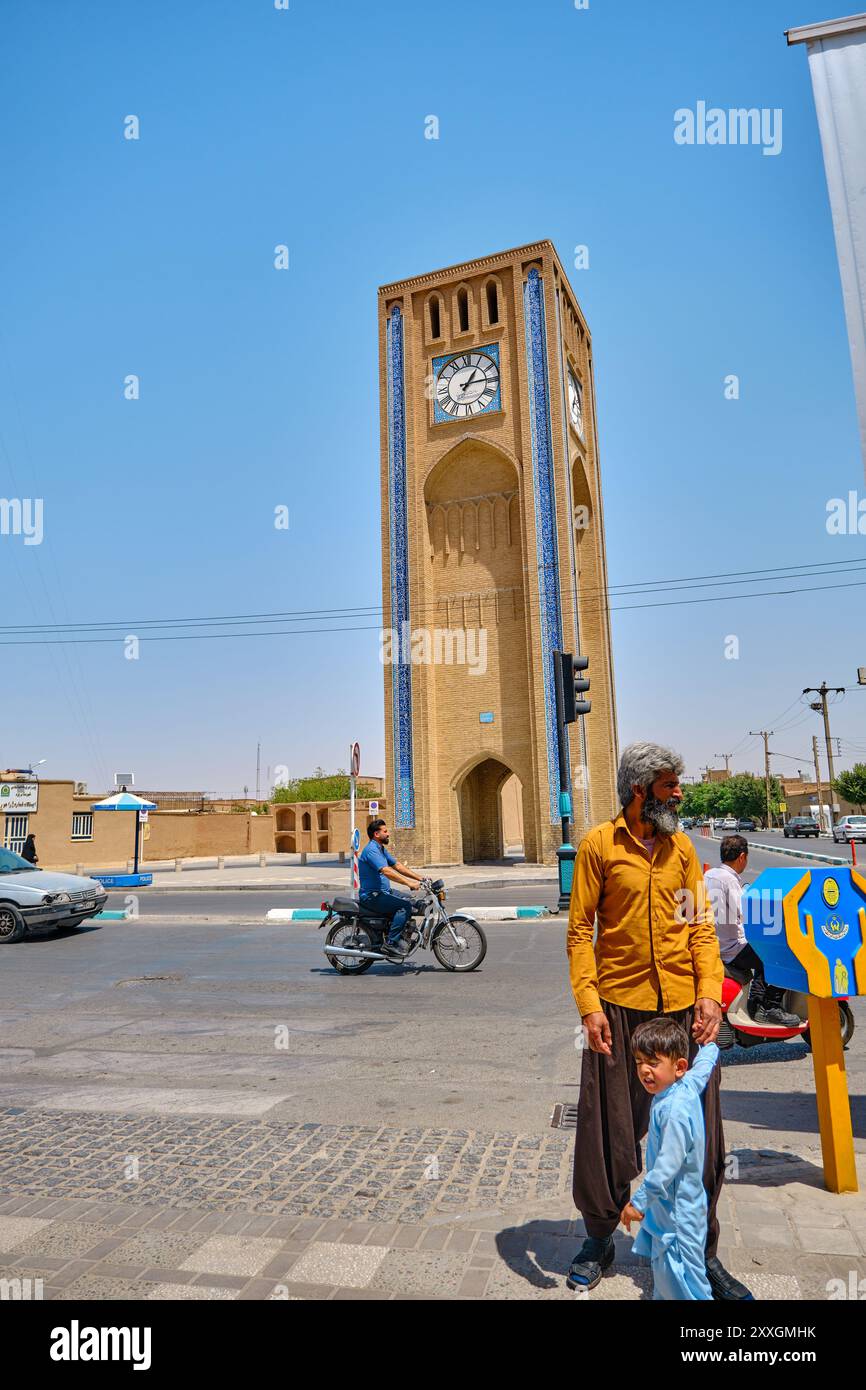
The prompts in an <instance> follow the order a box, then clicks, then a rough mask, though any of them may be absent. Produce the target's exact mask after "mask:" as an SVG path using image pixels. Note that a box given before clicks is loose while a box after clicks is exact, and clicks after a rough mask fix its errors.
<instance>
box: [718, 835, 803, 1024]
mask: <svg viewBox="0 0 866 1390" xmlns="http://www.w3.org/2000/svg"><path fill="white" fill-rule="evenodd" d="M748 860H749V842H748V840H746V839H744V837H743V836H742V835H726V836H725V838H724V839H723V840H722V844H721V861H722V862H721V864H720V865H719V867H718V868H717V869H710V870H708V872H707V873H706V874H705V875H704V884H705V886H706V890H707V897H708V898H709V901H710V906H711V907H712V909H713V917H714V918H715V922H716V935H717V936H718V938H719V951H720V954H721V957H722V963H723V964H724V965H730V966H731V967H732V968H733V969H734V970H736V971H740V972H745V971H749V970H750V971H751V972H752V982H751V985H750V988H749V1001H748V1004H747V1008H748V1010H749V1015H750V1016H751V1017H752V1018H753V1019H754V1020H755V1022H756V1023H774V1024H776V1025H777V1026H778V1027H780V1028H796V1027H797V1025H798V1024H799V1023H800V1019H799V1018H798V1017H797V1015H796V1014H789V1013H788V1012H787V1011H786V1010H785V1009H783V1008H782V1004H783V1000H784V990H781V989H779V988H777V986H776V985H768V984H767V982H766V980H765V979H764V965H763V962H762V960H761V957H760V956H759V955H758V953H757V951H755V950H754V949H753V948H752V947H751V946H750V945H749V943H748V941H747V940H746V933H745V931H744V930H743V909H742V901H741V900H742V896H743V878H742V875H743V874H744V873H745V869H746V864H747V863H748Z"/></svg>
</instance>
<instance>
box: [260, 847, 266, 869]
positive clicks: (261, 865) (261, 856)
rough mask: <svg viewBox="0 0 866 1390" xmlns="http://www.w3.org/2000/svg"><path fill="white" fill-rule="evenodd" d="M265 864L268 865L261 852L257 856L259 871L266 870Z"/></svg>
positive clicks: (263, 853)
mask: <svg viewBox="0 0 866 1390" xmlns="http://www.w3.org/2000/svg"><path fill="white" fill-rule="evenodd" d="M267 863H268V861H267V856H266V855H265V852H264V850H262V852H261V854H260V855H259V868H260V869H264V868H267Z"/></svg>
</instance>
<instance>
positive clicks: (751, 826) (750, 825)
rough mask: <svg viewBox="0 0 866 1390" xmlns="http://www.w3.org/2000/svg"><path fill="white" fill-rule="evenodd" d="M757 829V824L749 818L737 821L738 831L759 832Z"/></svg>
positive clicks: (745, 817)
mask: <svg viewBox="0 0 866 1390" xmlns="http://www.w3.org/2000/svg"><path fill="white" fill-rule="evenodd" d="M757 828H758V827H757V826H756V824H755V822H754V821H753V820H751V819H750V817H749V816H741V817H740V819H739V820H738V821H737V829H738V830H757Z"/></svg>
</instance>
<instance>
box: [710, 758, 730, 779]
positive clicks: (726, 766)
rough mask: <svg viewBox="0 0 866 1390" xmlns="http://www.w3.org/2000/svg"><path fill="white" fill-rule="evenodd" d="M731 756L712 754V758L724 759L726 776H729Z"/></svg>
mask: <svg viewBox="0 0 866 1390" xmlns="http://www.w3.org/2000/svg"><path fill="white" fill-rule="evenodd" d="M733 756H734V755H733V753H714V754H713V757H714V758H724V760H725V772H726V773H727V775H728V776H730V774H731V758H732V757H733Z"/></svg>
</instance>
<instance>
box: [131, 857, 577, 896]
mask: <svg viewBox="0 0 866 1390" xmlns="http://www.w3.org/2000/svg"><path fill="white" fill-rule="evenodd" d="M268 858H269V861H270V862H268V863H267V864H266V865H265V867H264V868H262V867H260V865H259V861H258V856H257V855H256V856H255V857H254V858H250V859H249V860H248V861H247V862H245V863H240V864H237V863H236V864H232V865H227V866H226V868H224V869H218V868H217V867H216V864H215V861H214V860H212V859H211V860H185V861H184V867H183V868H182V869H181V870H180V871H177V870H176V869H175V867H174V865H173V864H171V865H168V864H159V865H158V864H143V865H142V869H143V870H145V871H146V872H147V873H152V874H153V883H152V885H151V886H150V887H148V888H143V889H141V890H140V891H141V892H142V893H154V892H160V891H169V892H172V893H177V892H186V891H195V892H199V893H201V892H209V893H210V892H220V891H222V890H231V891H232V892H238V891H243V890H253V889H258V890H259V891H261V890H263V889H265V890H266V889H270V888H300V889H307V890H309V891H311V892H312V891H319V890H321V891H325V890H327V891H331V890H333V889H335V888H342V889H345V890H346V892H348V891H349V864H348V862H347V863H345V864H340V863H338V862H337V860H336V859H334V858H332V857H329V858H325V857H323V858H322V859H321V861H320V862H318V863H315V864H310V863H307V864H300V863H299V862H297V861H298V856H297V855H293V856H288V855H287V856H286V860H292V861H294V862H284V861H282V860H277V859H276V856H274V857H273V858H272V857H271V856H269V857H268ZM106 872H108V870H106ZM425 872H428V873H429V874H430V876H431V877H433V878H443V879H444V880H445V883H446V885H447V886H448V888H450V889H456V888H460V889H462V888H528V887H539V888H546V889H549V890H550V891H551V892H555V891H556V885H557V882H558V880H557V871H556V867H555V866H552V865H549V864H519V863H518V864H507V863H506V864H490V865H486V864H485V865H468V866H464V865H454V866H450V867H446V868H442V867H436V866H434V867H432V868H428V869H426V870H425Z"/></svg>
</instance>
